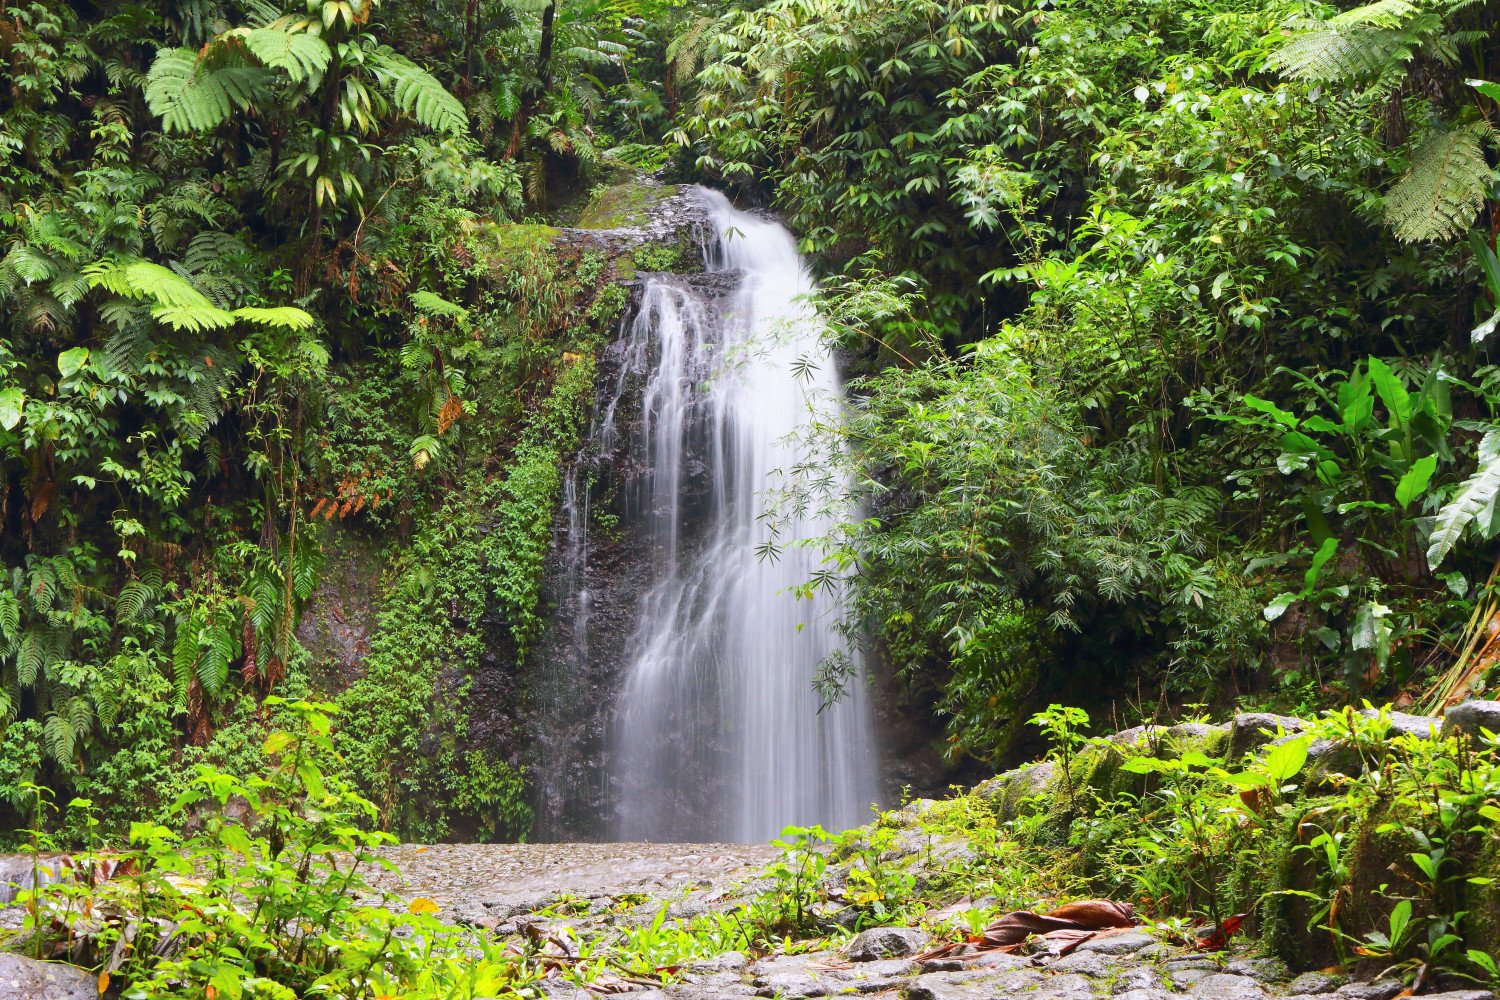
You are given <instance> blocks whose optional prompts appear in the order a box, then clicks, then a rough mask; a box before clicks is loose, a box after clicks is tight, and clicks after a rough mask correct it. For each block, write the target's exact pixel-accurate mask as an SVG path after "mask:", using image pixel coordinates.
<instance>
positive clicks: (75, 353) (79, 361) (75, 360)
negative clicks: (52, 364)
mask: <svg viewBox="0 0 1500 1000" xmlns="http://www.w3.org/2000/svg"><path fill="white" fill-rule="evenodd" d="M88 363H89V349H88V348H87V347H73V348H70V349H68V350H66V351H63V352H62V353H61V354H59V355H58V356H57V370H58V371H59V372H61V373H62V377H63V378H69V377H71V376H73V375H76V374H78V372H79V370H80V369H82V368H83V366H84V365H86V364H88Z"/></svg>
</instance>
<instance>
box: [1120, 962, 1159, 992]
mask: <svg viewBox="0 0 1500 1000" xmlns="http://www.w3.org/2000/svg"><path fill="white" fill-rule="evenodd" d="M1131 991H1145V992H1148V993H1149V992H1154V993H1165V992H1166V990H1165V988H1164V987H1163V986H1162V981H1161V974H1160V973H1159V972H1157V971H1156V970H1155V969H1153V968H1150V967H1149V966H1136V967H1135V968H1132V969H1126V970H1125V971H1124V972H1122V973H1121V974H1120V976H1119V978H1117V979H1116V980H1115V992H1116V993H1117V994H1120V993H1130V992H1131Z"/></svg>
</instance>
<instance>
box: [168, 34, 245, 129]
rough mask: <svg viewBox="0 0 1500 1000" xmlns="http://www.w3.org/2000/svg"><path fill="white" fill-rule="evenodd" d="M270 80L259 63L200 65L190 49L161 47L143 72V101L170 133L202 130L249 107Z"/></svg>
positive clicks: (195, 54)
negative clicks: (144, 87)
mask: <svg viewBox="0 0 1500 1000" xmlns="http://www.w3.org/2000/svg"><path fill="white" fill-rule="evenodd" d="M269 80H270V74H269V73H268V71H267V70H265V69H263V68H261V67H259V66H247V65H223V66H219V67H217V68H208V67H206V66H200V59H199V55H198V53H197V52H195V51H193V50H192V49H164V50H162V51H161V52H160V53H158V54H157V56H156V61H155V62H153V63H152V64H151V70H150V72H149V73H147V74H146V106H147V107H148V108H150V109H151V113H152V114H154V115H157V116H159V117H160V118H161V120H162V125H163V127H165V128H166V130H167V131H168V132H206V131H209V130H210V129H214V128H217V127H218V126H219V125H221V124H222V123H223V122H225V121H226V120H227V119H228V118H229V116H230V115H231V114H233V113H234V111H235V110H236V109H241V108H246V107H249V106H250V105H251V104H252V103H254V101H255V100H256V99H257V97H258V96H259V95H260V94H261V93H262V92H263V91H264V88H265V86H266V84H267V83H268V82H269Z"/></svg>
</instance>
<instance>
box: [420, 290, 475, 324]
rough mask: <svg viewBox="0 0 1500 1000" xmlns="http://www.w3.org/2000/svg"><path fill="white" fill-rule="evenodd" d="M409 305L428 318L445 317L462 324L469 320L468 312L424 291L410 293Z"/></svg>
mask: <svg viewBox="0 0 1500 1000" xmlns="http://www.w3.org/2000/svg"><path fill="white" fill-rule="evenodd" d="M411 304H412V305H414V306H416V307H417V312H420V313H426V314H427V315H428V316H447V317H450V318H452V319H456V320H458V321H459V322H464V323H466V322H468V319H469V310H467V309H465V308H464V307H463V306H461V305H457V304H456V303H453V302H449V301H448V300H447V299H445V298H443V297H442V296H441V295H438V294H436V293H434V292H429V291H426V290H425V289H422V290H418V291H415V292H412V293H411Z"/></svg>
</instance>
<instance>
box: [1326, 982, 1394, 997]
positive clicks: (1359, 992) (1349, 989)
mask: <svg viewBox="0 0 1500 1000" xmlns="http://www.w3.org/2000/svg"><path fill="white" fill-rule="evenodd" d="M1403 989H1405V987H1403V986H1402V985H1401V984H1400V983H1397V982H1383V983H1350V984H1349V985H1347V986H1340V987H1339V988H1338V989H1337V990H1334V992H1333V995H1334V996H1336V997H1350V998H1352V1000H1394V998H1395V997H1396V996H1397V995H1398V994H1399V993H1400V992H1401V991H1402V990H1403Z"/></svg>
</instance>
